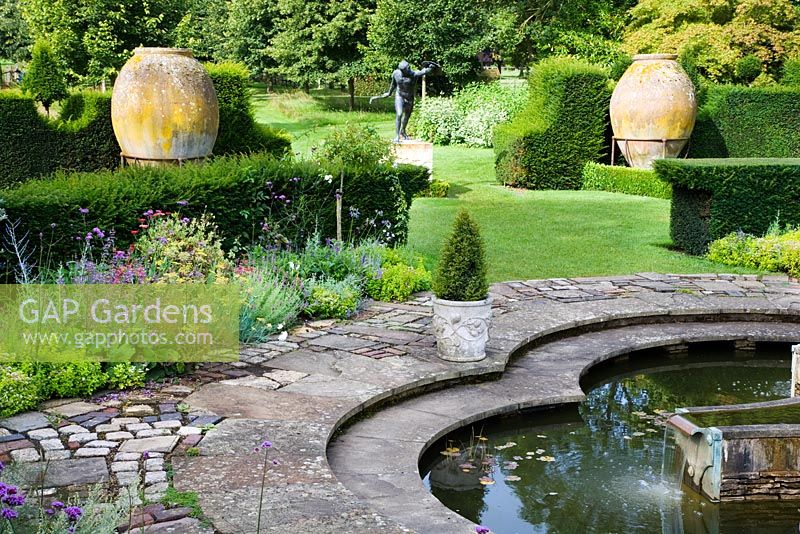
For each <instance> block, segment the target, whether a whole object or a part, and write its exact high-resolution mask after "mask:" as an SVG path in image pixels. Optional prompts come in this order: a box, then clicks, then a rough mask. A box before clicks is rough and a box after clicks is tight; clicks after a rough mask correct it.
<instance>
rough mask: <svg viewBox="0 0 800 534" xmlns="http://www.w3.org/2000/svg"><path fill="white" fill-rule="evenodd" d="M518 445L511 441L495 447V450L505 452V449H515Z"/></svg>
mask: <svg viewBox="0 0 800 534" xmlns="http://www.w3.org/2000/svg"><path fill="white" fill-rule="evenodd" d="M516 445H517V444H516V443H515V442H513V441H509V442H508V443H506V444H505V445H495V447H494V448H495V449H497V450H503V449H510V448H511V447H515V446H516Z"/></svg>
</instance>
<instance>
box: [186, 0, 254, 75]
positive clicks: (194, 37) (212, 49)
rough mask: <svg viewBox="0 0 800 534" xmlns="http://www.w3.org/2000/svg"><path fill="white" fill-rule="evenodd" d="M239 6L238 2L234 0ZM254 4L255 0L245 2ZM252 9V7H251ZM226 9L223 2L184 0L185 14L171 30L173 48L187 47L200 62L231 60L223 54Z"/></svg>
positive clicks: (227, 15)
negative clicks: (173, 33)
mask: <svg viewBox="0 0 800 534" xmlns="http://www.w3.org/2000/svg"><path fill="white" fill-rule="evenodd" d="M235 2H236V3H239V4H241V3H242V2H241V0H235ZM248 3H250V4H257V3H258V0H254V1H249V2H248ZM254 7H255V6H254ZM228 18H229V6H228V2H227V1H226V0H186V12H185V13H184V14H183V17H182V18H181V20H180V22H179V23H178V25H177V26H176V28H175V41H174V45H175V46H177V47H180V48H191V49H192V52H193V54H194V57H196V58H198V59H200V60H206V61H210V60H216V59H232V58H228V57H227V56H225V55H224V53H223V48H224V47H225V43H226V42H227V40H228V39H230V38H231V36H232V35H231V33H230V32H229V31H228Z"/></svg>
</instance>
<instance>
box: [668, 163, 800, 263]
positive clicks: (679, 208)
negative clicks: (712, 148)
mask: <svg viewBox="0 0 800 534" xmlns="http://www.w3.org/2000/svg"><path fill="white" fill-rule="evenodd" d="M654 168H655V170H656V173H657V174H658V176H659V177H660V178H661V179H662V180H664V181H666V182H669V183H670V184H672V191H673V195H672V213H671V217H670V233H671V235H672V241H673V242H674V243H675V244H676V245H677V246H679V247H680V248H682V249H684V250H686V251H687V252H689V253H691V254H703V253H705V252H706V248H707V246H708V243H709V242H710V241H713V240H715V239H719V238H721V237H723V236H725V235H727V234H729V233H731V232H736V231H743V232H746V233H749V234H754V235H762V234H763V233H764V232H766V231H767V229H768V228H769V227H770V224H771V223H772V221H774V220H775V219H776V217H778V216H780V218H781V220H782V221H784V222H785V223H788V224H798V223H800V160H797V159H716V160H715V159H707V160H675V159H666V160H657V161H656V162H655V164H654Z"/></svg>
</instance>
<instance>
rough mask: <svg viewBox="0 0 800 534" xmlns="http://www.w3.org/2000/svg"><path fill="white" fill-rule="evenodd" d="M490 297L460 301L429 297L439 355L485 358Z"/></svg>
mask: <svg viewBox="0 0 800 534" xmlns="http://www.w3.org/2000/svg"><path fill="white" fill-rule="evenodd" d="M491 318H492V299H491V297H489V298H487V299H484V300H477V301H473V302H461V301H453V300H444V299H439V298H436V297H434V298H433V330H434V332H435V333H436V345H437V348H438V351H439V357H440V358H442V359H443V360H447V361H451V362H477V361H480V360H482V359H484V358H485V357H486V342H487V341H488V340H489V322H490V321H491Z"/></svg>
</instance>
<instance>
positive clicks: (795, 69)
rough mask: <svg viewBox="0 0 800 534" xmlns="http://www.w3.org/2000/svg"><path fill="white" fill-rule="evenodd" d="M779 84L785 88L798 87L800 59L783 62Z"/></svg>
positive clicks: (799, 81) (799, 83)
mask: <svg viewBox="0 0 800 534" xmlns="http://www.w3.org/2000/svg"><path fill="white" fill-rule="evenodd" d="M781 84H783V85H787V86H793V87H797V86H800V59H787V60H786V61H784V62H783V73H782V76H781Z"/></svg>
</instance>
